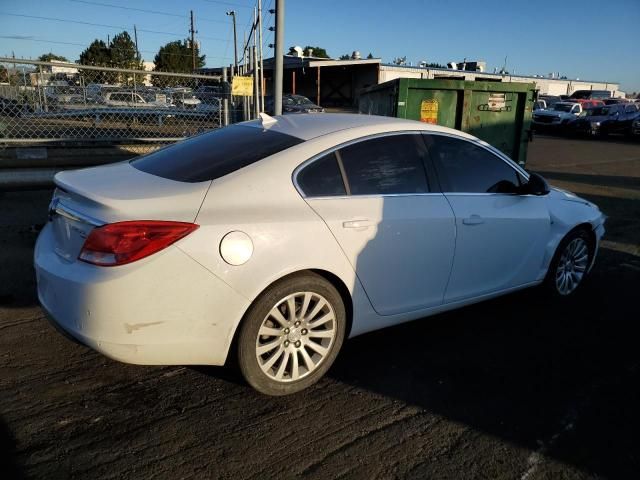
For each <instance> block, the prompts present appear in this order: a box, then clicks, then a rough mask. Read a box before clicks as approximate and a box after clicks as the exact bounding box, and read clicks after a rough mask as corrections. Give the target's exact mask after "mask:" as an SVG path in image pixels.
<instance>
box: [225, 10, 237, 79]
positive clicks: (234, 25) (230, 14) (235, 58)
mask: <svg viewBox="0 0 640 480" xmlns="http://www.w3.org/2000/svg"><path fill="white" fill-rule="evenodd" d="M227 15H229V16H231V17H232V19H233V60H234V65H235V67H236V71H237V70H238V35H237V33H236V11H235V10H230V11H228V12H227Z"/></svg>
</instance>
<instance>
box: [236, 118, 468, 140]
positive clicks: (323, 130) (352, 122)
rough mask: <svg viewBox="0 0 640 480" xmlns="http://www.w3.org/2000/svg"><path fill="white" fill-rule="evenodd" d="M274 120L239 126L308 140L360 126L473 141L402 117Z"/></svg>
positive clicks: (246, 123)
mask: <svg viewBox="0 0 640 480" xmlns="http://www.w3.org/2000/svg"><path fill="white" fill-rule="evenodd" d="M272 118H273V120H276V122H274V123H270V122H268V121H265V122H264V123H263V122H262V120H260V119H258V120H251V121H248V122H243V123H242V124H241V125H246V126H248V127H255V128H265V129H268V130H271V131H274V132H279V133H284V134H287V135H291V136H293V137H298V138H301V139H302V140H311V139H312V138H316V137H320V136H322V135H327V134H330V133H336V132H339V131H342V130H348V129H352V128H361V127H376V129H380V128H383V129H388V130H389V131H392V132H393V131H402V130H425V131H432V132H442V133H452V134H455V135H458V136H461V137H465V138H473V137H472V136H471V135H468V134H466V133H464V132H461V131H459V130H453V129H451V128H447V127H441V126H439V125H432V124H428V123H423V122H418V121H415V120H406V119H403V118H394V117H383V116H378V115H365V114H357V113H301V114H292V115H276V116H274V117H272Z"/></svg>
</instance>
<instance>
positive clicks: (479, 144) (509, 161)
mask: <svg viewBox="0 0 640 480" xmlns="http://www.w3.org/2000/svg"><path fill="white" fill-rule="evenodd" d="M416 134H418V135H440V136H443V137H451V138H455V139H457V140H462V141H466V142H469V143H471V144H473V145H475V146H477V147H480V148H483V149H485V150H487V151H488V152H489V153H492V154H494V155H495V156H496V157H498V158H499V159H500V160H502V161H503V162H505V163H506V164H507V165H508V166H509V167H511V168H512V169H514V170H515V171H516V172H517V173H519V174H520V175H521V176H522V177H524V178H525V180H529V174H528V173H527V171H526V170H525V169H524V168H522V167H521V166H520V165H518V163H517V162H515V161H513V160H512V159H511V158H509V157H508V156H507V155H505V154H504V153H503V152H501V151H500V150H498V149H497V148H495V147H494V146H492V145H489V144H488V143H486V142H484V141H482V140H479V139H472V138H465V137H462V136H460V135H456V134H455V133H449V132H437V131H433V130H398V131H394V132H383V133H374V134H371V135H366V136H364V137H359V138H354V139H351V140H348V141H346V142H343V143H341V144H339V145H335V146H333V147H331V148H329V149H327V150H324V151H322V152H320V153H318V154H316V155H314V156H312V157H311V158H309V159H307V160H305V161H304V162H302V163H301V164H300V165H298V166H297V167H296V168H295V169H294V171H293V173H292V177H293V185H294V187H295V189H296V190H297V191H298V193H299V194H300V196H301V197H302V198H304V199H307V198H350V197H393V196H407V195H434V194H436V195H437V194H440V193H443V194H444V193H446V194H448V195H455V194H460V195H517V194H511V193H490V192H487V193H480V192H479V193H471V192H469V193H464V192H427V193H397V194H396V193H393V194H379V195H372V194H369V195H346V196H345V195H323V196H310V197H308V196H307V195H306V194H305V193H304V191H303V190H302V188H301V187H300V185H299V184H298V174H299V173H300V171H301V170H302V169H303V168H305V167H306V166H307V165H309V164H311V163H313V162H315V161H316V160H319V159H320V158H322V157H324V156H325V155H329V154H331V153H334V152H337V151H338V150H340V149H341V148H344V147H348V146H350V145H354V144H356V143H360V142H364V141H367V140H372V139H374V138H382V137H390V136H396V135H416ZM428 152H429V147H428V146H427V153H428ZM341 173H342V172H341ZM343 180H344V179H343ZM428 181H429V179H428V178H427V182H428Z"/></svg>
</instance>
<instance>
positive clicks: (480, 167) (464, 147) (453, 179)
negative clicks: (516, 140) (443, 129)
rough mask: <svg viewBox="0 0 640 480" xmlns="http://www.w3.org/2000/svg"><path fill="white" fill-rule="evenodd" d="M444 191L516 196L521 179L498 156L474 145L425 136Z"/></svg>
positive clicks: (436, 136)
mask: <svg viewBox="0 0 640 480" xmlns="http://www.w3.org/2000/svg"><path fill="white" fill-rule="evenodd" d="M425 141H426V143H427V146H428V148H429V157H430V158H431V160H432V161H433V164H434V166H435V167H436V171H437V172H438V178H439V180H440V185H441V187H442V191H443V192H460V193H515V192H516V191H517V187H518V186H519V185H520V178H519V176H518V173H517V172H516V170H515V169H514V168H512V167H511V166H509V165H508V164H507V162H505V161H504V160H502V159H501V158H500V157H498V156H497V155H495V154H493V153H491V152H490V151H488V150H487V149H485V148H482V147H480V146H478V145H474V144H473V143H471V142H469V141H466V140H461V139H456V138H452V137H447V136H444V135H425Z"/></svg>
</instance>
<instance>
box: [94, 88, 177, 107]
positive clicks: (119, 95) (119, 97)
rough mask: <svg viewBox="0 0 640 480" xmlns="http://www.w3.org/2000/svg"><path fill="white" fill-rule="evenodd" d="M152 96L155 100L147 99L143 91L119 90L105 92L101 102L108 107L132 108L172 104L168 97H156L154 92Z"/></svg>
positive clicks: (168, 105)
mask: <svg viewBox="0 0 640 480" xmlns="http://www.w3.org/2000/svg"><path fill="white" fill-rule="evenodd" d="M150 98H151V97H150ZM152 98H153V100H151V101H147V100H145V98H144V97H143V96H142V94H141V93H136V92H130V91H117V92H107V93H105V94H104V96H103V97H102V99H101V100H100V103H102V104H103V105H106V106H108V107H131V108H166V107H170V106H172V105H171V104H169V103H167V100H166V97H164V98H161V99H156V97H155V94H154V95H153V97H152Z"/></svg>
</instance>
